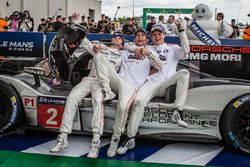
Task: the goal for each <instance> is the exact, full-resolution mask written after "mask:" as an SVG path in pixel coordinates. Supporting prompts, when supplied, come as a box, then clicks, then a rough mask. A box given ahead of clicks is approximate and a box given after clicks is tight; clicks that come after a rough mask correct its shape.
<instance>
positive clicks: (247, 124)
mask: <svg viewBox="0 0 250 167" xmlns="http://www.w3.org/2000/svg"><path fill="white" fill-rule="evenodd" d="M220 130H221V134H222V137H223V139H224V140H225V142H226V143H227V144H228V145H229V147H230V148H231V149H233V150H234V151H237V152H242V153H246V154H249V155H250V94H248V95H244V96H241V97H238V98H235V99H234V100H232V101H231V102H230V103H229V105H228V106H227V107H226V109H225V111H224V112H223V115H222V117H221V123H220Z"/></svg>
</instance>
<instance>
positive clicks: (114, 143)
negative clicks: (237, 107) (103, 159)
mask: <svg viewBox="0 0 250 167" xmlns="http://www.w3.org/2000/svg"><path fill="white" fill-rule="evenodd" d="M119 140H120V139H119V138H116V137H113V136H112V139H111V142H110V145H109V149H108V151H107V156H108V157H114V156H115V155H116V150H117V148H118V144H119Z"/></svg>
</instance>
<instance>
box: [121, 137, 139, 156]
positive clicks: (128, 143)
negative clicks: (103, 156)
mask: <svg viewBox="0 0 250 167" xmlns="http://www.w3.org/2000/svg"><path fill="white" fill-rule="evenodd" d="M134 147H135V138H134V137H132V138H127V139H126V140H125V141H124V142H123V143H122V145H121V146H120V147H119V148H118V150H117V151H116V152H117V154H125V153H126V152H127V151H128V150H131V149H133V148H134Z"/></svg>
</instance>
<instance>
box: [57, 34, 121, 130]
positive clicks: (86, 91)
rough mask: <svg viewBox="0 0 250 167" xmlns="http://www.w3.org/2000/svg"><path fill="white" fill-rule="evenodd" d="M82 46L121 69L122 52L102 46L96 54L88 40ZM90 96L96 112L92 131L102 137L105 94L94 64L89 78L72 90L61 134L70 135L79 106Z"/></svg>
mask: <svg viewBox="0 0 250 167" xmlns="http://www.w3.org/2000/svg"><path fill="white" fill-rule="evenodd" d="M82 44H83V46H84V48H85V49H86V50H87V51H88V52H89V53H90V54H91V55H92V56H94V57H96V56H98V57H105V58H106V59H107V60H108V61H110V62H112V63H111V66H112V67H113V68H114V69H115V70H118V69H119V67H120V64H121V52H120V50H117V49H113V48H110V47H107V46H105V45H102V49H101V51H100V52H98V53H95V52H94V51H93V44H92V43H91V42H90V41H89V40H88V39H87V38H84V40H83V42H82ZM90 94H91V96H92V104H93V111H94V113H93V118H92V122H91V127H92V131H93V132H94V133H98V134H100V135H102V134H103V126H104V113H103V93H102V88H101V86H100V83H99V81H98V78H97V74H96V68H95V65H94V64H92V67H91V70H90V73H89V76H88V77H85V78H83V79H82V81H81V82H80V83H79V84H78V85H76V86H75V87H74V88H73V89H72V90H71V92H70V94H69V96H68V98H67V101H66V105H65V109H64V113H63V118H62V124H61V127H60V132H61V133H67V134H70V133H71V132H72V125H73V120H74V118H75V114H76V112H78V110H79V104H80V102H81V101H82V99H83V98H85V97H86V96H88V95H90Z"/></svg>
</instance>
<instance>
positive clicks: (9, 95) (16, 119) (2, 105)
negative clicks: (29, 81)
mask: <svg viewBox="0 0 250 167" xmlns="http://www.w3.org/2000/svg"><path fill="white" fill-rule="evenodd" d="M22 112H23V111H22V105H21V102H20V98H19V96H18V95H17V93H16V91H15V90H14V89H13V88H12V87H11V86H10V85H9V84H7V83H6V82H4V81H2V80H0V132H2V133H3V132H9V131H11V130H14V129H15V128H16V127H18V125H20V123H21V120H22Z"/></svg>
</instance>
